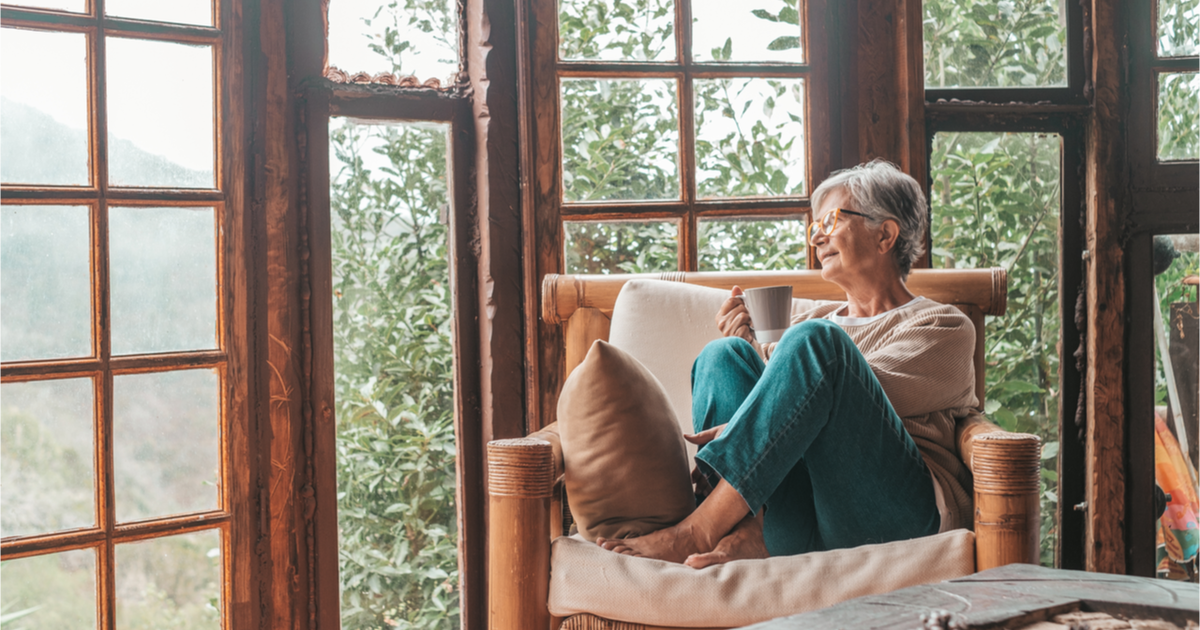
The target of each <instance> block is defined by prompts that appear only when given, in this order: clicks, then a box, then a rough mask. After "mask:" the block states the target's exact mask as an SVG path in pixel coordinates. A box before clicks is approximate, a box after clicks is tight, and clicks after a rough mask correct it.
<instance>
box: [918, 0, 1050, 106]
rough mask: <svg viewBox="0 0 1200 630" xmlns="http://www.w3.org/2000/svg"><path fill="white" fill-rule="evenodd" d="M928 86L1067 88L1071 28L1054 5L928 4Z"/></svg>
mask: <svg viewBox="0 0 1200 630" xmlns="http://www.w3.org/2000/svg"><path fill="white" fill-rule="evenodd" d="M922 5H923V9H924V16H925V23H924V30H925V85H926V86H928V87H969V86H1004V87H1007V86H1013V87H1032V86H1047V85H1064V84H1065V83H1066V68H1067V65H1066V55H1065V54H1064V51H1065V43H1066V26H1065V20H1064V16H1062V15H1060V13H1059V6H1060V3H1059V2H1056V1H1054V0H926V1H925V2H924V3H922Z"/></svg>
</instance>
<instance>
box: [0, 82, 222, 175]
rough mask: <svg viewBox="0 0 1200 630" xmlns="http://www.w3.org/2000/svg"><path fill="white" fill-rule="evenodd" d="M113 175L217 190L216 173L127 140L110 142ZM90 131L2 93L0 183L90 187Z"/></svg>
mask: <svg viewBox="0 0 1200 630" xmlns="http://www.w3.org/2000/svg"><path fill="white" fill-rule="evenodd" d="M108 153H109V164H108V168H109V173H110V174H111V176H112V177H113V179H115V180H116V182H115V183H116V184H118V185H122V186H155V187H164V188H212V187H213V177H212V173H211V172H207V173H206V172H202V171H197V170H193V169H190V168H186V167H183V166H180V165H179V164H176V163H175V162H172V161H171V160H168V159H166V158H164V157H162V156H159V155H154V154H152V153H148V152H146V151H143V150H142V149H140V148H138V147H137V146H136V145H134V144H133V143H132V142H130V141H128V140H122V139H120V138H114V137H112V136H111V135H110V136H109V140H108ZM87 167H88V152H87V133H86V132H85V131H83V130H82V129H73V128H71V127H68V126H66V125H64V124H62V123H60V122H58V121H57V120H54V118H52V117H50V116H49V115H48V114H46V113H45V112H43V111H41V110H39V109H35V108H33V107H30V106H29V105H25V104H23V103H18V102H16V101H12V100H9V99H7V98H3V97H0V181H3V182H4V183H6V184H57V185H77V186H78V185H87V182H88V170H87Z"/></svg>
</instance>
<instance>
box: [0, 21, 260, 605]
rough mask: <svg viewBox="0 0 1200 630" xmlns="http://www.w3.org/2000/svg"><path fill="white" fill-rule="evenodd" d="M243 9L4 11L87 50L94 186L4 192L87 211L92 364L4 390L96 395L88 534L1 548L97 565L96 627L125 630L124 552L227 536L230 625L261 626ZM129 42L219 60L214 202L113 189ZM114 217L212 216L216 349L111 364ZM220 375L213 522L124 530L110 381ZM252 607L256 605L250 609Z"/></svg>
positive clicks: (7, 375) (33, 375) (14, 365)
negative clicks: (88, 552)
mask: <svg viewBox="0 0 1200 630" xmlns="http://www.w3.org/2000/svg"><path fill="white" fill-rule="evenodd" d="M234 4H235V3H234V2H229V1H222V0H214V1H213V4H212V10H213V24H212V26H195V25H183V24H174V23H167V22H157V21H148V20H140V19H133V18H123V17H110V16H107V15H105V14H104V2H103V0H92V1H91V2H88V3H86V5H87V6H86V7H85V8H86V9H87V12H85V13H71V12H66V11H57V10H43V9H29V8H23V7H17V6H8V5H4V6H3V7H0V24H2V25H3V26H4V27H14V28H21V29H28V30H36V31H57V32H71V33H82V34H84V35H85V37H86V49H87V60H86V62H85V63H86V64H87V67H88V70H87V83H88V84H87V90H88V139H89V142H88V157H89V163H88V172H89V183H88V184H87V185H80V186H62V185H31V184H4V185H3V186H0V195H2V197H3V200H4V203H5V205H21V206H39V205H67V206H84V207H87V208H88V213H89V224H90V229H89V232H90V239H89V245H90V253H89V280H90V285H91V286H90V291H91V296H90V298H91V300H90V302H91V304H90V310H91V323H90V334H91V344H92V347H91V350H90V356H88V357H80V358H68V359H61V360H59V359H56V360H35V361H13V362H6V363H4V364H3V366H2V367H0V379H2V381H3V382H4V383H16V382H30V381H48V380H58V379H64V378H73V377H87V378H89V379H91V380H92V387H93V390H92V391H93V414H92V426H93V445H94V448H93V466H94V510H95V516H96V521H95V524H94V525H93V526H90V527H83V528H75V529H69V530H63V531H57V532H51V533H46V534H37V535H30V536H10V537H5V538H4V539H3V540H0V558H2V559H3V560H4V561H7V560H12V559H18V558H27V557H32V556H38V555H43V554H51V553H56V552H61V551H69V550H76V549H94V550H95V553H96V588H97V607H96V615H97V617H96V619H97V626H98V627H102V628H112V627H115V626H116V623H117V618H116V606H117V601H116V562H115V558H116V556H115V554H116V545H118V544H123V543H131V542H138V541H146V540H152V539H159V538H163V537H166V536H171V535H179V534H187V533H193V532H199V531H218V532H220V539H221V558H222V560H221V568H220V572H221V584H220V586H219V589H220V597H221V613H220V616H221V625H222V627H226V628H229V627H248V626H249V624H250V623H252V620H254V619H256V617H255V615H256V612H255V611H253V610H251V609H250V608H249V607H247V606H244V605H239V604H242V603H244V602H245V600H246V597H245V596H243V595H242V594H245V593H249V592H250V591H252V589H250V588H249V584H250V583H251V580H252V577H251V576H252V575H254V572H255V569H254V567H253V564H254V561H255V554H254V552H253V548H254V539H255V537H256V536H255V533H254V532H253V531H252V530H253V525H252V524H253V523H254V521H255V519H253V518H251V517H250V512H249V510H244V509H241V506H244V505H248V504H249V503H250V501H251V499H250V497H251V475H249V474H245V473H244V472H243V471H246V470H248V469H249V462H250V449H249V444H248V433H249V423H248V415H249V413H248V412H249V403H248V400H249V396H250V391H251V386H250V385H249V384H248V383H247V382H246V380H245V379H243V378H239V377H238V376H239V375H242V374H245V373H246V371H247V368H248V365H249V348H250V339H249V337H248V335H247V329H246V322H247V309H246V306H245V303H246V298H247V296H248V294H247V292H246V282H245V267H244V260H245V252H246V250H245V246H246V243H245V240H244V232H243V230H242V227H243V206H242V198H241V197H240V195H239V192H241V186H242V182H243V181H244V176H243V174H242V169H243V164H244V162H243V150H242V149H243V147H242V146H241V144H240V143H239V142H236V141H234V140H233V139H235V138H238V137H240V136H241V133H242V129H243V121H242V116H241V110H240V108H239V107H238V106H237V104H238V103H239V99H240V98H241V95H242V93H243V92H242V85H241V74H240V72H239V68H240V66H241V56H242V51H241V50H240V46H239V45H238V43H239V42H240V39H241V21H240V20H241V16H240V12H239V11H237V10H236V7H234V6H233V5H234ZM110 36H117V37H128V38H133V39H140V40H156V41H165V42H175V43H182V44H192V45H205V46H210V47H211V49H212V63H213V65H212V68H213V74H212V81H213V84H212V89H213V92H212V95H213V177H214V185H213V186H212V187H211V188H195V189H179V188H165V187H142V186H139V187H132V186H111V185H109V183H108V168H107V166H108V165H107V159H106V156H107V154H108V134H107V126H106V125H107V103H106V78H105V73H106V65H105V61H106V56H105V50H106V37H110ZM118 207H163V208H185V207H203V208H212V210H213V213H214V214H213V216H214V219H215V226H214V227H215V238H214V252H213V254H214V262H215V270H216V276H215V277H214V278H213V281H214V291H215V297H216V303H215V308H216V313H215V315H216V322H215V323H216V336H215V338H214V341H215V348H213V349H205V350H196V351H178V352H161V353H139V354H133V355H121V356H116V357H114V356H112V352H111V326H110V317H109V315H110V314H109V310H110V305H109V302H110V300H109V293H108V290H109V278H108V275H109V271H108V265H109V251H108V246H109V243H108V236H109V235H108V210H109V209H111V208H118ZM201 368H203V369H214V370H216V372H217V374H218V379H219V385H218V396H219V403H218V414H219V415H218V418H217V419H216V422H217V428H218V432H219V433H218V434H219V438H218V465H219V472H218V479H219V483H220V486H219V490H218V499H217V505H216V506H215V507H214V508H213V509H211V510H202V511H199V512H191V513H182V514H171V515H168V516H162V517H153V518H149V519H138V520H133V521H128V522H121V523H118V522H117V520H116V510H115V484H114V479H113V474H114V469H113V449H114V444H113V421H112V414H113V408H112V395H113V378H114V376H121V375H127V374H148V373H161V372H169V371H178V370H184V369H201ZM251 597H252V596H251Z"/></svg>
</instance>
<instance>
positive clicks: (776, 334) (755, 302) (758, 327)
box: [742, 285, 792, 343]
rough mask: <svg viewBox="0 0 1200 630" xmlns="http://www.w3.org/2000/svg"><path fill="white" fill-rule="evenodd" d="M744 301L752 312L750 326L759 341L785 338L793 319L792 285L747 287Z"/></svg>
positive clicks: (765, 341) (743, 297)
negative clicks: (785, 332)
mask: <svg viewBox="0 0 1200 630" xmlns="http://www.w3.org/2000/svg"><path fill="white" fill-rule="evenodd" d="M742 302H743V303H744V304H745V305H746V310H747V311H749V312H750V327H751V328H753V329H754V338H755V339H758V342H759V343H771V342H775V341H779V340H780V339H781V338H783V332H784V331H785V330H787V328H788V326H789V325H790V324H791V319H792V287H791V285H784V286H778V287H760V288H757V289H746V290H745V292H744V293H743V295H742Z"/></svg>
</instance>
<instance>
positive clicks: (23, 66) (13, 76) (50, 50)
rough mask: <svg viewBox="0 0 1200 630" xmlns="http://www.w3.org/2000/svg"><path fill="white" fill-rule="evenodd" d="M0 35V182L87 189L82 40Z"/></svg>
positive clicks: (67, 36)
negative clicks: (83, 187)
mask: <svg viewBox="0 0 1200 630" xmlns="http://www.w3.org/2000/svg"><path fill="white" fill-rule="evenodd" d="M80 10H82V8H81V9H80ZM2 32H3V37H0V93H2V94H3V96H0V119H2V121H3V122H0V181H3V182H4V183H6V184H10V183H11V184H58V185H74V186H86V185H87V184H88V182H89V181H90V177H89V174H88V99H87V85H88V83H87V38H86V37H84V35H83V34H82V33H47V32H42V31H22V30H18V29H15V28H6V29H3V31H2ZM31 59H37V60H38V62H37V63H30V62H29V61H30V60H31ZM47 77H53V80H47Z"/></svg>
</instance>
